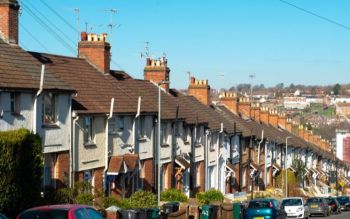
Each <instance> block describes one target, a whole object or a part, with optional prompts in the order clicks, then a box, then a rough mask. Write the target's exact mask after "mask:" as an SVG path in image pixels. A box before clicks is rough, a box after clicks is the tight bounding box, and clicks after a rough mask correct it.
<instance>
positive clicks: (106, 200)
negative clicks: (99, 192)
mask: <svg viewBox="0 0 350 219" xmlns="http://www.w3.org/2000/svg"><path fill="white" fill-rule="evenodd" d="M112 205H115V206H117V205H118V201H117V199H116V198H114V197H106V196H104V197H102V198H101V208H102V209H106V208H108V207H110V206H112Z"/></svg>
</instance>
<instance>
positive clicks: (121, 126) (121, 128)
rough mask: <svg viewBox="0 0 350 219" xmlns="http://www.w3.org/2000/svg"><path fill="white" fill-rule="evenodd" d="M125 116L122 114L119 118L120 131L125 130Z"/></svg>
mask: <svg viewBox="0 0 350 219" xmlns="http://www.w3.org/2000/svg"><path fill="white" fill-rule="evenodd" d="M124 122H125V121H124V116H120V117H119V118H118V124H117V125H118V126H117V128H118V131H123V130H124Z"/></svg>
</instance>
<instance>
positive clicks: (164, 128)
mask: <svg viewBox="0 0 350 219" xmlns="http://www.w3.org/2000/svg"><path fill="white" fill-rule="evenodd" d="M161 128H162V130H161V136H162V144H168V132H167V129H168V127H167V124H166V123H163V124H162V127H161Z"/></svg>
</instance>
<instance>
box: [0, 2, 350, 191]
mask: <svg viewBox="0 0 350 219" xmlns="http://www.w3.org/2000/svg"><path fill="white" fill-rule="evenodd" d="M19 7H20V6H19V4H18V2H17V1H15V0H11V1H8V0H0V14H1V15H2V16H1V18H0V36H1V37H0V131H6V130H13V129H18V128H27V129H29V130H31V131H33V132H34V133H36V134H38V135H40V136H41V138H42V147H43V154H44V171H43V173H44V177H43V188H47V187H53V188H62V187H65V186H73V185H74V183H75V182H81V181H86V182H89V183H91V185H92V186H94V187H95V188H96V189H98V190H100V191H104V192H105V193H107V194H109V195H113V196H118V197H128V196H130V195H131V194H132V193H133V192H135V191H136V190H139V189H143V190H152V191H155V192H157V191H156V190H157V183H156V182H157V177H160V181H161V189H162V190H164V189H168V188H174V187H175V188H178V189H180V190H182V191H183V192H184V193H185V194H186V195H187V196H189V197H193V196H194V195H195V194H196V193H197V192H199V191H205V190H208V189H210V188H216V189H218V190H220V191H222V192H223V193H225V194H227V193H235V192H241V191H246V192H249V191H251V190H252V185H254V184H256V185H257V186H258V187H259V189H264V188H266V187H273V186H275V184H276V177H277V176H278V174H280V173H281V170H282V169H291V170H293V167H292V162H293V160H294V159H296V158H298V159H300V160H302V161H303V162H304V163H305V165H306V168H305V169H306V175H307V177H306V178H305V182H304V185H305V186H312V185H316V184H317V182H323V183H324V184H329V178H330V173H331V171H335V170H337V171H338V177H339V178H342V179H344V180H345V181H347V177H348V176H349V175H348V174H349V166H348V165H347V164H346V163H344V162H342V161H340V160H337V159H335V157H334V155H333V154H332V153H331V151H330V148H331V145H330V143H329V142H328V141H325V140H323V139H322V138H321V137H320V136H316V135H313V134H312V132H310V131H308V130H306V129H304V127H303V126H302V125H299V124H295V123H292V121H291V120H290V119H288V118H286V116H285V115H283V114H278V113H277V112H276V111H275V110H273V109H267V108H261V107H260V106H259V105H258V104H256V103H251V102H250V100H249V99H247V98H244V97H240V96H239V95H237V94H235V93H229V92H227V93H222V94H221V95H220V100H219V101H218V102H216V103H212V102H211V99H210V86H209V83H208V81H207V80H197V79H196V78H194V77H192V78H191V79H190V81H189V85H188V92H187V94H183V93H182V92H179V91H178V90H176V89H172V88H170V85H171V83H167V84H162V85H160V84H161V82H162V81H169V74H170V69H169V67H168V63H167V60H166V58H164V57H163V58H160V59H151V58H147V59H146V64H145V67H144V79H135V78H132V77H131V76H130V75H128V74H127V73H126V72H123V71H117V70H112V69H110V60H111V53H110V50H111V45H110V44H109V43H108V41H107V38H106V37H107V36H106V34H93V33H86V32H83V33H81V41H80V42H79V44H78V57H66V56H60V55H54V54H45V53H38V52H30V51H25V50H23V49H22V48H21V47H19V45H18V10H19ZM158 86H161V88H160V89H161V120H160V121H158V119H157V118H158V91H159V87H158ZM159 123H160V125H161V131H160V133H158V132H157V126H158V124H159ZM158 134H160V142H157V136H158ZM286 145H288V147H286ZM157 147H160V153H159V154H158V153H157ZM157 156H160V157H159V158H160V159H159V160H160V163H159V164H158V162H157V160H158V159H157V158H158V157H157ZM158 165H161V172H160V173H159V174H157V167H158ZM293 171H295V170H293ZM158 175H159V176H158ZM253 176H254V177H256V178H257V179H258V180H256V181H257V182H256V183H252V179H253ZM347 182H348V181H347Z"/></svg>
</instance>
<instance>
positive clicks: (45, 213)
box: [17, 205, 103, 219]
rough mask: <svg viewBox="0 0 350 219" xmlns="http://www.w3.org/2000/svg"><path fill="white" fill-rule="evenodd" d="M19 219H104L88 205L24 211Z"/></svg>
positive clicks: (50, 206) (44, 207)
mask: <svg viewBox="0 0 350 219" xmlns="http://www.w3.org/2000/svg"><path fill="white" fill-rule="evenodd" d="M17 219H103V217H102V215H101V214H100V213H99V212H98V211H96V210H95V209H94V208H93V207H91V206H86V205H47V206H40V207H35V208H31V209H28V210H25V211H23V212H22V213H21V214H19V215H18V216H17Z"/></svg>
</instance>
